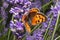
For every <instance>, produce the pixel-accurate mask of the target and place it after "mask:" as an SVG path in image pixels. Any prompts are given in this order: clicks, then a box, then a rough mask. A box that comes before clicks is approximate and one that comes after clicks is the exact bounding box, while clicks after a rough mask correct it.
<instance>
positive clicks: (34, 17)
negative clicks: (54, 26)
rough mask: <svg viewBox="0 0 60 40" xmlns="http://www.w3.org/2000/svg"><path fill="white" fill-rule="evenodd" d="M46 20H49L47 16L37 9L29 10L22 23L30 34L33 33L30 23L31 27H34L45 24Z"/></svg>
mask: <svg viewBox="0 0 60 40" xmlns="http://www.w3.org/2000/svg"><path fill="white" fill-rule="evenodd" d="M46 19H47V18H46V16H45V15H44V14H42V13H41V12H39V10H38V9H37V8H32V9H30V10H29V12H28V13H27V14H24V15H23V17H22V22H23V23H24V25H25V28H26V30H27V31H28V32H31V28H30V25H29V22H30V24H31V25H33V26H34V25H37V24H41V23H42V22H45V21H46Z"/></svg>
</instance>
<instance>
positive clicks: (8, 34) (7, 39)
mask: <svg viewBox="0 0 60 40" xmlns="http://www.w3.org/2000/svg"><path fill="white" fill-rule="evenodd" d="M10 33H11V31H10V29H9V31H8V38H7V40H9V37H10Z"/></svg>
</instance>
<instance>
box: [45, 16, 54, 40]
mask: <svg viewBox="0 0 60 40" xmlns="http://www.w3.org/2000/svg"><path fill="white" fill-rule="evenodd" d="M52 19H53V16H52V17H51V19H50V22H49V24H48V27H47V29H46V32H45V34H44V39H45V40H46V37H47V33H48V29H49V27H50V24H51V21H52Z"/></svg>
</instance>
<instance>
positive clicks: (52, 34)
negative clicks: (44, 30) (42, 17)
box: [51, 13, 59, 40]
mask: <svg viewBox="0 0 60 40" xmlns="http://www.w3.org/2000/svg"><path fill="white" fill-rule="evenodd" d="M57 16H58V17H57V21H56V24H55V28H54V31H53V34H52V39H51V40H54V35H55V32H56V29H57V25H58V19H59V13H58V15H57Z"/></svg>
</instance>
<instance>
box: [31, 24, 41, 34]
mask: <svg viewBox="0 0 60 40" xmlns="http://www.w3.org/2000/svg"><path fill="white" fill-rule="evenodd" d="M41 26H42V25H40V24H38V25H37V26H35V27H34V28H33V29H32V30H31V34H32V32H33V31H34V30H35V29H37V28H39V27H41Z"/></svg>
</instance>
